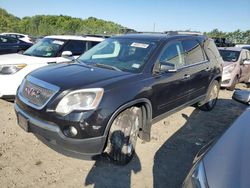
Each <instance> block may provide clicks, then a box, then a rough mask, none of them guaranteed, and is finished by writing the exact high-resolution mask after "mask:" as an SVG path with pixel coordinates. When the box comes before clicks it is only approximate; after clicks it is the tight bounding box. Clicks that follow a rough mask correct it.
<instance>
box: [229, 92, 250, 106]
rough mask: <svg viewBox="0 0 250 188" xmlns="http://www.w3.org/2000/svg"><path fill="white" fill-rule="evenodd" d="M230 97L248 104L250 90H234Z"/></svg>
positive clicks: (249, 101)
mask: <svg viewBox="0 0 250 188" xmlns="http://www.w3.org/2000/svg"><path fill="white" fill-rule="evenodd" d="M232 98H233V99H234V100H236V101H238V102H241V103H244V104H250V91H247V90H235V91H234V93H233V96H232Z"/></svg>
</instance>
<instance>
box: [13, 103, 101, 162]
mask: <svg viewBox="0 0 250 188" xmlns="http://www.w3.org/2000/svg"><path fill="white" fill-rule="evenodd" d="M15 111H16V114H17V115H21V116H22V117H24V118H25V119H26V120H27V126H28V129H27V130H28V132H32V133H33V134H34V135H35V136H36V137H37V138H38V139H39V140H41V141H42V142H43V143H44V144H46V145H47V146H49V147H50V148H52V149H54V150H55V151H57V152H59V153H62V154H64V155H66V156H70V157H74V158H80V159H94V158H95V157H96V156H98V155H99V154H101V153H102V152H103V149H104V146H105V143H106V136H101V137H94V138H87V139H72V138H68V137H66V136H65V135H64V134H63V133H62V131H61V129H60V128H59V126H57V125H56V124H50V123H48V122H46V121H43V120H40V119H37V118H34V117H32V116H30V115H29V114H28V113H26V112H25V111H24V110H22V109H21V108H20V107H19V106H18V105H17V104H15ZM18 124H19V122H18Z"/></svg>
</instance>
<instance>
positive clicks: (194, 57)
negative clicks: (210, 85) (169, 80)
mask: <svg viewBox="0 0 250 188" xmlns="http://www.w3.org/2000/svg"><path fill="white" fill-rule="evenodd" d="M182 46H183V50H184V53H185V61H186V65H191V64H195V63H199V62H202V61H205V58H204V54H203V51H202V48H201V46H200V44H199V42H198V41H197V40H194V39H191V40H183V41H182Z"/></svg>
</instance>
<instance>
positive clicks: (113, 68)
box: [94, 63, 122, 71]
mask: <svg viewBox="0 0 250 188" xmlns="http://www.w3.org/2000/svg"><path fill="white" fill-rule="evenodd" d="M94 65H95V66H97V67H101V68H107V69H110V70H116V71H122V70H121V69H119V68H117V67H114V66H112V65H107V64H101V63H96V64H94Z"/></svg>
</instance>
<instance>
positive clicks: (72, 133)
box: [69, 126, 77, 136]
mask: <svg viewBox="0 0 250 188" xmlns="http://www.w3.org/2000/svg"><path fill="white" fill-rule="evenodd" d="M69 133H70V135H71V136H76V135H77V129H76V128H75V127H73V126H70V127H69Z"/></svg>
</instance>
